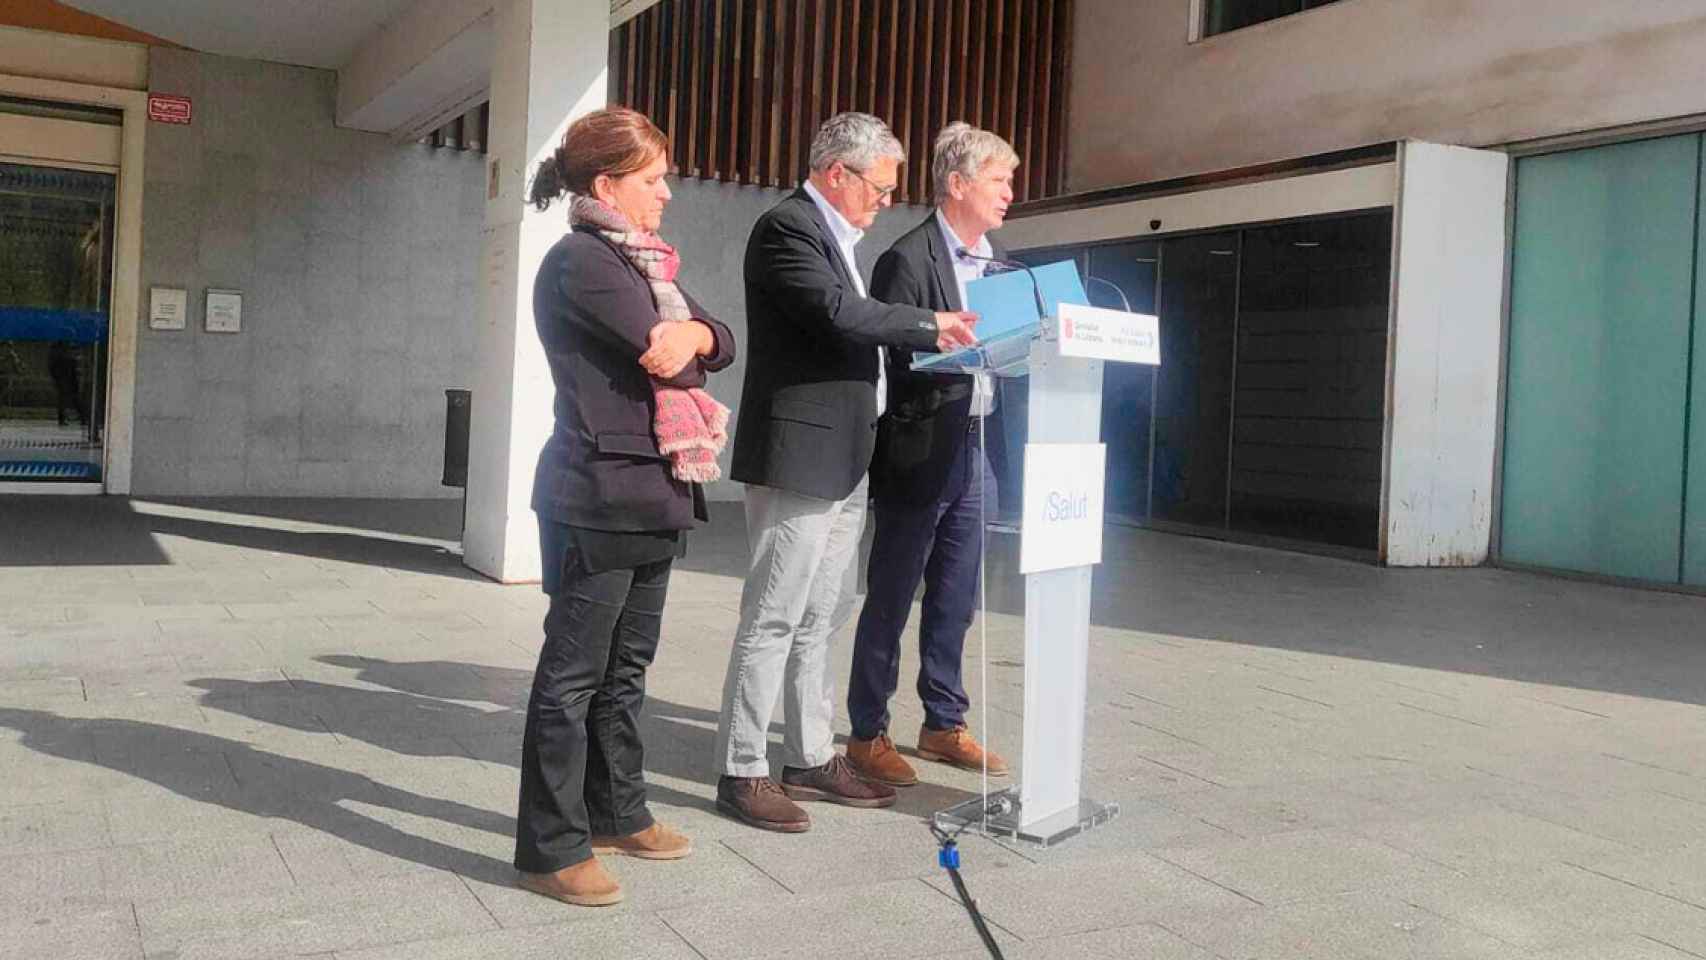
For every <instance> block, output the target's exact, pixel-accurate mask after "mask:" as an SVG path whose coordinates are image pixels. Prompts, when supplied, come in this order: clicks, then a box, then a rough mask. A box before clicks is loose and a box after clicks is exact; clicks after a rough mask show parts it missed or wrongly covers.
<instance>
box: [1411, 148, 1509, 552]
mask: <svg viewBox="0 0 1706 960" xmlns="http://www.w3.org/2000/svg"><path fill="white" fill-rule="evenodd" d="M1509 166H1510V159H1509V158H1508V157H1507V156H1506V155H1505V154H1503V153H1499V152H1496V151H1488V150H1468V149H1464V148H1462V147H1448V146H1440V145H1438V144H1432V143H1418V142H1414V141H1411V142H1407V143H1405V144H1403V147H1402V149H1401V151H1400V153H1399V187H1398V204H1397V226H1396V234H1397V236H1396V241H1395V243H1394V245H1393V257H1394V276H1395V277H1396V278H1397V283H1396V284H1395V285H1394V289H1393V303H1392V333H1391V336H1390V338H1389V342H1388V346H1387V349H1388V351H1389V354H1390V357H1391V363H1390V369H1391V374H1390V376H1391V380H1390V381H1389V383H1390V389H1391V402H1390V405H1389V407H1388V416H1389V417H1390V421H1389V424H1388V429H1387V431H1386V437H1387V460H1386V483H1385V491H1386V500H1385V503H1384V508H1383V510H1382V520H1383V526H1382V547H1383V551H1384V556H1385V558H1386V562H1387V563H1388V564H1390V565H1392V566H1395V567H1457V566H1473V565H1475V564H1479V563H1483V562H1485V561H1486V559H1487V548H1488V544H1489V541H1490V538H1491V535H1492V523H1493V456H1494V443H1495V439H1496V437H1497V435H1498V425H1499V373H1500V370H1499V341H1500V327H1501V325H1502V322H1503V321H1502V316H1503V304H1504V269H1505V206H1506V192H1507V189H1506V188H1507V183H1506V181H1507V177H1508V173H1509Z"/></svg>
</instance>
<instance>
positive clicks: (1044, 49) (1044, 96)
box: [1025, 0, 1054, 197]
mask: <svg viewBox="0 0 1706 960" xmlns="http://www.w3.org/2000/svg"><path fill="white" fill-rule="evenodd" d="M1038 2H1039V4H1040V5H1041V9H1040V10H1039V11H1038V17H1037V19H1038V23H1037V28H1038V29H1037V53H1038V55H1039V56H1040V57H1041V61H1040V62H1039V63H1038V65H1037V78H1038V80H1039V83H1040V85H1039V87H1038V89H1037V91H1036V94H1035V96H1034V97H1033V100H1035V101H1036V102H1038V103H1042V104H1045V105H1046V104H1050V103H1052V102H1053V101H1052V100H1050V99H1049V94H1050V92H1051V91H1053V90H1054V0H1038ZM1037 113H1038V115H1037V117H1036V125H1035V130H1034V136H1035V137H1036V146H1035V150H1034V153H1033V160H1034V162H1033V163H1032V166H1031V170H1030V176H1028V177H1026V178H1025V179H1026V180H1027V181H1028V183H1029V184H1030V191H1029V192H1028V193H1027V194H1026V195H1027V196H1031V197H1040V196H1042V195H1043V188H1044V186H1046V185H1047V183H1048V157H1049V156H1050V153H1049V127H1050V125H1051V124H1052V123H1053V122H1054V118H1053V117H1052V116H1051V114H1052V113H1053V111H1052V110H1048V109H1047V108H1046V107H1045V108H1044V109H1043V110H1040V111H1038V112H1037Z"/></svg>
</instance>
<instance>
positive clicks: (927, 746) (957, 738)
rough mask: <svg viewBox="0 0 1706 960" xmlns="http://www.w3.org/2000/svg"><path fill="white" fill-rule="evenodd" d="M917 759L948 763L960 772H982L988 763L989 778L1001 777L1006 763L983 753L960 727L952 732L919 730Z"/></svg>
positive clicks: (991, 751) (984, 751)
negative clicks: (960, 770)
mask: <svg viewBox="0 0 1706 960" xmlns="http://www.w3.org/2000/svg"><path fill="white" fill-rule="evenodd" d="M918 757H919V759H921V760H938V761H940V762H942V763H951V764H953V765H954V766H956V767H959V768H960V769H962V770H979V771H981V770H983V769H984V765H985V764H986V763H987V764H988V769H989V775H990V776H992V777H1005V776H1006V775H1007V761H1005V760H1003V759H1001V758H1000V757H999V756H997V755H996V754H995V752H994V751H993V750H984V749H983V745H982V744H980V743H978V742H977V738H976V737H974V736H972V735H971V731H970V730H967V729H966V728H965V727H964V726H959V727H955V728H954V729H952V730H931V729H930V728H929V727H920V728H919V730H918Z"/></svg>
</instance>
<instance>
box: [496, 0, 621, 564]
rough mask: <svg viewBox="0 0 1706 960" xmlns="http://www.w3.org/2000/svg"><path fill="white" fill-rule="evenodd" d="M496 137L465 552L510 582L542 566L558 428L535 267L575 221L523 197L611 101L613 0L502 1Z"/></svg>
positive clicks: (498, 27)
mask: <svg viewBox="0 0 1706 960" xmlns="http://www.w3.org/2000/svg"><path fill="white" fill-rule="evenodd" d="M493 33H494V43H493V50H492V86H491V130H490V134H489V135H490V138H491V146H490V151H489V152H490V156H489V157H488V160H489V164H488V168H487V176H488V182H487V190H486V195H487V201H486V226H485V238H484V253H483V263H482V270H481V272H480V283H481V287H482V291H481V307H480V317H479V319H478V321H477V322H478V323H479V335H478V338H477V344H476V347H475V351H474V362H475V367H476V369H475V375H474V380H473V390H474V400H473V410H472V414H473V431H472V435H471V438H470V443H469V451H468V526H467V531H466V533H465V534H464V537H463V562H464V563H466V564H467V565H468V566H469V567H472V568H473V569H475V570H478V571H479V572H481V573H483V574H485V575H486V576H488V577H492V578H493V579H496V580H500V581H503V582H505V583H516V582H525V581H529V580H537V579H538V578H539V538H538V529H537V527H536V526H535V521H534V517H533V511H532V509H531V508H530V507H529V505H528V503H529V498H530V496H531V494H532V488H533V465H534V461H535V459H536V458H537V457H538V455H539V448H540V446H541V445H542V444H543V443H544V442H545V438H546V437H547V436H548V435H549V434H550V430H551V400H552V395H553V390H552V385H551V374H550V371H549V369H548V368H547V367H546V365H545V357H544V353H543V351H542V350H541V349H540V346H539V338H538V336H537V335H536V334H535V333H534V328H533V303H532V300H533V278H534V274H535V273H537V272H538V269H539V262H540V260H541V259H543V258H544V255H545V251H546V250H548V249H550V247H551V245H552V244H553V243H555V242H556V241H557V240H558V238H560V237H561V236H562V235H563V231H564V230H566V229H567V219H566V217H567V214H566V213H565V211H564V209H563V207H562V206H560V205H558V206H553V207H552V208H551V209H550V210H549V211H547V212H545V213H539V212H538V211H536V210H534V209H532V208H531V207H528V206H527V204H526V197H527V186H528V182H529V179H530V177H531V176H532V172H533V169H534V168H535V167H536V166H537V165H538V164H539V162H540V161H541V160H543V159H545V158H546V157H547V156H549V155H550V154H551V152H552V151H553V150H555V149H556V147H557V144H558V143H559V142H561V140H562V136H563V131H564V130H565V129H567V127H568V125H569V122H570V121H571V120H572V119H574V118H575V117H578V116H580V115H582V114H584V113H587V112H589V111H591V110H595V109H597V108H599V107H602V106H604V105H605V102H606V96H607V95H606V67H607V58H608V48H609V36H610V4H609V3H607V2H605V0H500V2H499V3H498V4H497V7H496V9H495V10H494V11H493Z"/></svg>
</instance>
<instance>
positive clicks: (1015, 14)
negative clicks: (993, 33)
mask: <svg viewBox="0 0 1706 960" xmlns="http://www.w3.org/2000/svg"><path fill="white" fill-rule="evenodd" d="M1022 32H1024V0H1007V32H1005V34H1003V36H1001V44H1003V46H1001V73H1000V89H998V92H996V95H998V99H996V104H998V106H996V109H998V113H1000V118H1001V119H1000V121H998V123H996V124H995V126H993V130H995V131H996V133H1000V135H1001V136H1005V138H1007V142H1008V143H1017V140H1018V61H1020V49H1022V43H1020V36H1022Z"/></svg>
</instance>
